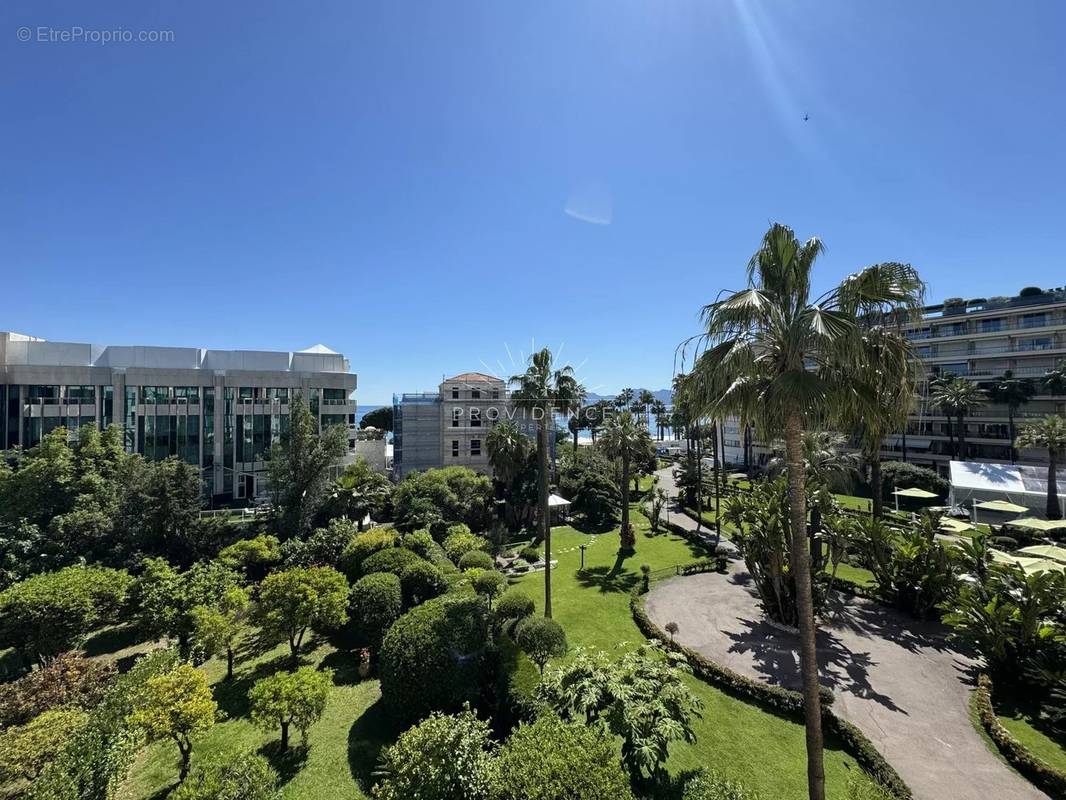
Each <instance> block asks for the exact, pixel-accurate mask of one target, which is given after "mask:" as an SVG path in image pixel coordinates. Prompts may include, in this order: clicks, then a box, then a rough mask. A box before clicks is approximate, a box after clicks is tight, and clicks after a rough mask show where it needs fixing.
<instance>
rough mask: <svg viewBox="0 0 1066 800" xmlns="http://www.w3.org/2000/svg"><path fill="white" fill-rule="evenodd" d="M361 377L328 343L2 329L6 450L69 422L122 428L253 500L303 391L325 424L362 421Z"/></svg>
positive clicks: (136, 449) (214, 486) (210, 482)
mask: <svg viewBox="0 0 1066 800" xmlns="http://www.w3.org/2000/svg"><path fill="white" fill-rule="evenodd" d="M355 388H356V376H355V375H354V374H352V372H351V367H350V364H349V362H348V359H346V358H345V357H344V356H343V355H341V354H340V353H335V352H333V351H332V350H330V349H328V348H326V347H324V346H322V345H316V346H315V347H312V348H309V349H307V350H302V351H299V352H293V353H285V352H269V351H258V350H208V349H201V348H190V347H138V346H133V347H130V346H109V345H95V344H82V343H77V342H50V341H45V340H43V339H37V338H34V337H31V336H24V335H22V334H17V333H8V332H0V409H2V413H0V449H11V448H14V447H23V448H29V447H33V446H34V445H36V444H37V443H38V442H40V441H41V437H42V436H44V435H45V434H47V433H48V432H49V431H52V430H54V429H55V428H58V427H60V426H63V427H65V428H66V429H67V431H68V433H69V434H70V436H71V437H77V435H78V430H79V429H80V428H81V426H83V425H94V426H96V427H97V428H100V429H101V430H102V429H103V428H105V427H107V426H108V425H111V424H116V425H120V426H121V427H122V429H123V435H124V437H125V444H126V450H127V452H130V453H140V454H142V455H143V456H144V457H145V458H150V459H162V458H167V457H169V456H178V457H180V458H182V459H184V460H185V461H187V462H188V463H190V464H194V465H197V466H199V467H200V468H201V470H202V471H203V476H204V486H205V491H206V492H207V493H209V494H211V495H216V496H228V497H236V498H250V497H254V496H255V495H256V494H259V493H261V491H262V488H263V486H264V485H265V483H264V480H265V470H266V462H265V458H266V453H267V451H268V450H269V449H270V446H271V445H272V444H273V443H274V442H276V441H278V440H279V438H280V436H281V434H282V433H283V432H284V431H285V430H287V428H288V423H289V403H290V401H291V400H292V398H293V397H295V396H296V395H297V394H300V395H302V396H303V397H304V399H305V400H306V401H307V403H308V405H309V406H310V408H311V412H312V413H313V414H314V415H315V417H316V419H317V420H318V424H319V427H320V429H324V428H327V427H330V426H332V425H344V426H345V427H348V426H351V425H353V424H354V423H355V398H354V392H355Z"/></svg>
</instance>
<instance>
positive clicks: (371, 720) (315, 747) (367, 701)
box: [118, 640, 397, 800]
mask: <svg viewBox="0 0 1066 800" xmlns="http://www.w3.org/2000/svg"><path fill="white" fill-rule="evenodd" d="M248 646H249V648H250V647H251V646H252V643H251V642H248ZM244 655H245V658H244V659H243V660H242V661H239V662H238V666H237V669H236V670H235V672H236V674H235V676H234V680H233V683H232V684H226V683H225V682H224V681H223V680H222V679H223V678H224V677H225V665H224V664H223V663H222V662H221V661H219V660H218V659H213V660H211V661H209V662H208V663H207V664H205V665H204V669H205V671H206V672H207V675H208V679H209V680H210V681H211V683H212V684H213V688H214V691H215V698H216V700H218V702H219V706H220V708H221V709H222V711H223V712H224V713H225V714H226V717H227V718H226V719H225V720H224V721H222V722H219V723H217V724H216V725H215V726H214V727H213V728H211V730H209V731H208V732H207V733H205V734H203V735H202V736H200V737H199V738H198V739H197V740H196V742H195V744H194V747H193V757H192V764H193V769H194V770H195V768H196V764H197V763H201V762H203V761H205V760H207V759H211V758H222V759H225V758H228V757H231V756H233V755H235V754H237V753H240V752H244V751H249V750H253V751H258V752H261V753H262V754H263V755H265V756H266V757H267V758H268V759H269V760H270V761H271V763H272V764H273V765H274V767H275V768H276V769H277V770H278V772H279V773H280V774H281V776H282V781H283V783H284V787H283V791H282V797H283V798H286V800H290V799H291V800H295V798H301V799H307V800H310V799H311V798H314V800H320V799H321V800H325V799H326V798H329V800H333V798H338V800H361V799H362V798H366V797H368V796H369V791H368V790H369V786H370V784H371V783H372V780H371V779H370V772H371V771H372V770H373V768H374V765H375V762H376V761H377V755H378V751H379V750H380V748H381V746H382V745H383V744H384V743H387V742H388V741H390V740H391V739H392V738H394V737H395V736H396V734H397V732H396V731H394V730H393V729H392V726H391V725H390V724H389V722H388V720H387V718H386V716H385V714H384V713H383V711H382V707H381V704H380V703H378V700H379V698H380V696H381V693H380V690H379V688H378V682H377V681H376V680H370V681H359V680H358V678H357V677H356V676H355V675H354V673H353V670H352V665H353V664H354V657H353V656H352V655H351V654H349V653H346V652H344V651H338V650H337V649H336V648H334V647H333V646H332V645H330V644H329V643H327V642H325V641H324V640H320V641H317V642H316V643H315V644H314V646H313V650H312V649H309V652H307V653H306V654H305V656H304V658H303V662H304V663H306V664H323V665H325V666H330V667H333V668H334V669H335V670H336V673H337V674H336V676H335V678H334V684H335V685H334V687H333V690H332V693H331V694H330V698H329V703H328V705H327V706H326V713H325V715H324V716H323V717H322V719H321V720H320V721H319V722H318V723H316V724H315V725H314V726H313V727H312V728H311V731H310V735H309V736H308V744H309V747H308V748H307V749H306V751H305V750H304V749H303V748H302V747H301V746H300V744H301V743H300V737H299V734H298V733H295V732H294V734H293V738H292V740H291V742H292V745H293V746H292V747H290V749H289V752H288V753H287V754H282V753H279V752H278V751H277V748H276V744H277V739H278V735H279V733H278V732H277V731H271V732H266V731H262V730H260V729H259V728H256V727H255V726H253V725H252V723H251V721H250V720H249V718H248V711H247V703H246V699H245V698H246V694H247V692H248V689H250V688H251V685H252V683H253V682H254V681H255V680H256V679H257V678H261V677H264V676H266V675H268V674H270V673H272V672H274V671H276V670H278V669H284V668H286V666H287V661H286V659H287V657H288V646H287V645H286V646H281V647H276V648H274V649H272V650H269V651H267V652H265V653H259V654H257V653H254V652H250V651H249V650H247V649H246V650H245V652H244ZM177 776H178V756H177V748H176V747H175V746H174V744H173V743H172V742H157V743H155V744H152V745H150V746H149V747H147V748H145V749H144V750H142V751H141V753H140V754H139V756H138V757H137V760H136V762H135V763H134V765H133V769H132V770H131V771H130V777H129V778H128V779H127V781H126V782H125V784H124V785H123V786H122V788H121V789H120V791H119V795H118V797H119V800H144V799H146V798H153V799H158V798H161V797H164V796H165V794H166V792H167V790H168V788H169V787H171V786H172V785H173V784H174V783H176V781H177ZM364 789H366V790H367V791H364Z"/></svg>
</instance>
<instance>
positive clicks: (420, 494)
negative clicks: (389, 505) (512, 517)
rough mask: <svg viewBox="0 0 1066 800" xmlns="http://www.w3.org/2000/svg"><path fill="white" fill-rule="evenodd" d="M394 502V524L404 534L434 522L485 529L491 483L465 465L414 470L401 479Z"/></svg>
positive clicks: (490, 505)
mask: <svg viewBox="0 0 1066 800" xmlns="http://www.w3.org/2000/svg"><path fill="white" fill-rule="evenodd" d="M393 503H394V506H395V516H396V527H397V528H399V529H400V530H402V531H404V532H405V533H406V532H409V531H413V530H418V529H419V528H429V527H431V525H432V523H434V522H443V523H444V524H445V525H451V524H455V523H460V522H461V523H464V524H466V525H468V526H469V527H470V528H472V529H473V530H478V531H480V530H485V529H486V528H488V526H489V524H490V523H491V522H492V517H493V493H492V482H491V481H490V480H489V478H488V477H487V476H486V475H479V474H478V473H476V472H474V471H473V470H472V469H468V468H467V467H443V468H441V469H428V470H426V471H425V472H417V471H416V472H412V473H411V474H409V475H408V476H407V477H405V478H404V479H403V480H402V481H400V483H399V485H398V486H397V487H396V492H395V494H394V497H393Z"/></svg>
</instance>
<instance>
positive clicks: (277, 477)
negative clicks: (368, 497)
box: [267, 393, 348, 538]
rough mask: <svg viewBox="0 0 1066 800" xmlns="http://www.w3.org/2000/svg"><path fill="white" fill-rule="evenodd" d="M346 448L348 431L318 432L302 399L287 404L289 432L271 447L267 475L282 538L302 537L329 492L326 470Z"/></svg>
mask: <svg viewBox="0 0 1066 800" xmlns="http://www.w3.org/2000/svg"><path fill="white" fill-rule="evenodd" d="M347 449H348V431H347V429H345V428H344V426H342V425H334V426H333V427H331V428H327V429H326V430H324V431H322V432H321V434H320V433H319V431H318V423H317V421H316V420H315V417H314V415H312V414H311V411H310V409H308V407H307V403H306V402H304V399H303V397H302V396H301V395H300V394H299V393H297V394H296V396H295V397H294V398H293V400H292V402H291V403H289V429H288V430H287V431H285V432H284V433H282V435H281V441H279V442H277V443H276V444H274V445H273V446H272V447H271V448H270V455H269V459H268V462H267V473H268V475H269V478H270V492H271V496H272V497H271V499H272V502H273V505H274V514H275V517H276V521H277V523H278V526H279V530H281V531H282V535H283V536H285V537H292V536H295V537H297V538H302V537H303V536H305V535H306V534H307V533H308V532H309V531H310V530H311V523H312V522H313V521H314V518H315V515H316V514H317V513H318V511H319V509H321V508H322V505H323V504H324V503H325V502H326V500H327V498H328V497H329V492H330V480H329V468H330V467H331V466H333V464H335V463H336V462H337V460H338V459H339V458H340V457H341V456H343V455H344V453H345V451H346V450H347Z"/></svg>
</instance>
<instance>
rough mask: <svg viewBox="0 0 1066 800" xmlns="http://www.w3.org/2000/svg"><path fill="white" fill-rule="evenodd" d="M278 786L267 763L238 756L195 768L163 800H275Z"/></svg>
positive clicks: (252, 756) (247, 755) (251, 756)
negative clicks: (189, 775) (165, 799)
mask: <svg viewBox="0 0 1066 800" xmlns="http://www.w3.org/2000/svg"><path fill="white" fill-rule="evenodd" d="M279 782H280V778H279V777H278V773H277V772H276V771H275V770H274V768H273V767H272V766H270V762H269V761H267V760H266V759H265V758H263V757H262V756H260V755H256V754H255V753H241V754H240V755H238V756H236V757H235V758H232V757H231V758H225V759H219V760H216V761H212V762H210V763H208V764H206V765H204V766H203V767H201V768H199V769H198V770H196V771H195V772H194V773H193V774H192V776H191V777H190V778H189V779H188V780H186V781H185V782H184V783H183V784H181V785H180V786H179V787H177V788H176V789H175V790H174V791H172V792H171V793H170V794H169V795H167V800H277V798H278V797H280V793H279V791H278V784H279Z"/></svg>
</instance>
